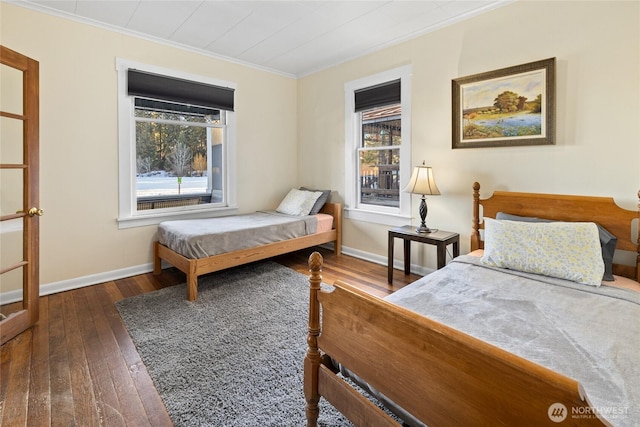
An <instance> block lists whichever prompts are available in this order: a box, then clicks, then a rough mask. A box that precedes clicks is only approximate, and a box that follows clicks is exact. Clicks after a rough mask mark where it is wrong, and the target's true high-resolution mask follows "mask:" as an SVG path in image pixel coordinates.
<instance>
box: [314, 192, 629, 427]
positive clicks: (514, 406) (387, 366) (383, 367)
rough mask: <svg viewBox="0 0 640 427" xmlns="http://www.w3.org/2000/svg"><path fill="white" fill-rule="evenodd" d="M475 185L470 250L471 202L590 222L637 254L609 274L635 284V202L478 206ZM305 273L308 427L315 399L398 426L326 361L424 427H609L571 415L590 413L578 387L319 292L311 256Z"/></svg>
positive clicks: (399, 315) (370, 421) (400, 316)
mask: <svg viewBox="0 0 640 427" xmlns="http://www.w3.org/2000/svg"><path fill="white" fill-rule="evenodd" d="M479 189H480V185H479V184H478V183H474V186H473V190H474V191H473V201H474V203H473V234H472V236H471V247H472V249H475V248H481V247H482V241H481V240H480V232H479V230H480V229H482V227H483V225H482V224H481V223H480V215H479V212H480V206H482V207H483V216H484V217H495V214H496V213H497V212H500V211H502V212H505V213H510V214H514V215H523V216H538V217H542V218H548V219H559V220H564V221H594V222H598V223H600V224H601V225H602V226H604V227H605V228H606V229H607V230H609V231H610V232H611V233H612V234H614V235H616V237H617V238H618V245H617V248H620V249H623V250H630V251H633V252H634V253H636V254H637V257H636V266H635V267H633V266H632V267H629V266H620V265H618V266H616V267H615V270H614V272H615V274H618V275H621V276H625V277H629V278H632V279H635V280H636V281H638V279H639V277H640V246H639V245H638V242H634V241H632V237H631V234H632V233H631V223H632V221H633V220H634V219H638V220H640V205H639V211H630V210H626V209H622V208H620V207H618V206H617V205H616V204H615V203H614V201H613V199H611V198H602V197H584V196H562V195H545V194H531V193H512V192H495V193H494V194H493V196H492V197H490V198H488V199H484V200H480V197H479ZM638 197H639V198H640V192H639V193H638ZM638 234H640V232H639V233H638ZM638 241H640V236H638ZM309 269H310V271H311V276H310V279H309V282H310V304H309V333H308V337H307V343H308V346H309V347H308V350H307V354H306V356H305V359H304V393H305V398H306V401H307V405H306V414H307V426H314V427H315V426H316V425H317V420H318V415H319V409H318V401H319V399H320V397H324V398H325V399H326V400H327V401H328V402H329V403H331V404H332V405H333V406H334V407H336V408H337V409H338V410H339V411H340V412H341V413H342V414H344V415H345V416H346V417H347V418H348V419H349V420H350V421H351V422H353V423H354V424H355V425H356V426H365V425H366V426H396V427H397V426H398V423H397V422H396V421H394V420H393V419H392V418H391V417H389V416H388V415H387V414H386V413H385V412H384V411H382V410H381V409H379V408H378V407H377V406H376V405H374V404H373V403H372V402H371V401H370V400H369V399H367V398H365V397H364V396H363V395H362V394H360V393H359V392H358V391H356V390H355V389H354V388H353V387H352V386H350V385H349V383H347V382H346V381H344V380H343V379H342V378H341V377H340V376H338V375H336V373H335V371H334V368H333V365H332V363H331V362H330V359H334V360H336V361H338V362H340V363H341V364H342V365H344V366H345V367H347V368H348V369H350V370H351V371H352V372H354V373H355V374H356V375H358V376H359V377H361V378H362V379H363V380H364V381H365V382H367V383H368V384H370V386H371V387H373V388H375V389H377V390H378V391H379V392H381V393H382V394H384V395H385V396H387V397H388V398H389V399H391V400H392V401H393V402H395V403H396V404H398V405H400V406H401V407H402V408H404V409H405V410H407V411H408V412H409V413H411V414H413V415H414V416H415V417H416V418H417V419H419V420H421V421H422V422H424V423H425V424H426V425H427V426H429V427H443V426H444V427H448V426H451V427H457V426H470V425H496V426H497V425H504V426H513V425H522V423H523V422H526V424H527V425H539V426H544V425H563V426H574V425H580V426H603V425H605V426H606V425H610V424H609V423H608V422H607V421H606V420H603V419H601V418H597V417H595V416H593V417H589V418H572V417H571V411H572V409H573V408H576V409H575V410H578V411H582V412H581V413H583V414H584V413H587V414H589V413H591V412H587V411H589V406H590V405H589V402H588V399H587V396H586V395H585V393H584V390H583V388H582V387H581V385H580V384H579V383H578V382H577V381H575V380H573V379H571V378H568V377H566V376H563V375H561V374H558V373H556V372H554V371H552V370H549V369H547V368H544V367H542V366H540V365H537V364H535V363H532V362H530V361H528V360H526V359H523V358H521V357H518V356H516V355H514V354H512V353H509V352H507V351H504V350H502V349H500V348H498V347H495V346H493V345H490V344H488V343H486V342H484V341H481V340H479V339H476V338H474V337H471V336H469V335H466V334H464V333H462V332H460V331H457V330H455V329H453V328H450V327H448V326H446V325H444V324H441V323H438V322H436V321H433V320H431V319H429V318H427V317H424V316H421V315H419V314H417V313H414V312H412V311H410V310H407V309H404V308H402V307H399V306H397V305H395V304H392V303H390V302H387V301H385V300H383V299H381V298H378V297H375V296H373V295H370V294H368V293H366V292H364V291H361V290H359V289H358V288H355V287H353V286H350V285H348V284H346V283H344V282H341V281H336V283H335V284H334V289H333V290H332V291H325V290H320V283H321V281H322V277H321V270H322V256H321V255H320V254H319V253H317V252H314V253H313V254H312V255H311V257H310V258H309ZM320 311H322V321H321V320H320ZM417 379H419V380H417ZM556 403H560V404H562V405H564V407H565V408H566V409H565V412H564V415H567V418H566V419H565V420H564V421H563V422H562V423H561V424H556V423H555V422H552V421H551V418H550V417H551V416H552V415H553V414H554V412H553V411H554V410H555V411H556V412H555V415H561V412H560V411H561V410H562V407H561V406H559V405H554V406H552V405H553V404H556ZM557 408H559V409H557Z"/></svg>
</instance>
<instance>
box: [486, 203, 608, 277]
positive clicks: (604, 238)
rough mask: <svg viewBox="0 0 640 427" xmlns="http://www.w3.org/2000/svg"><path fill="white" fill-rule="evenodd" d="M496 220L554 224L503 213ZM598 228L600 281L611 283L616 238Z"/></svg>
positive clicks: (541, 219) (499, 213)
mask: <svg viewBox="0 0 640 427" xmlns="http://www.w3.org/2000/svg"><path fill="white" fill-rule="evenodd" d="M496 219H506V220H509V221H525V222H554V221H553V220H551V219H544V218H536V217H532V216H518V215H511V214H507V213H504V212H498V213H497V214H496ZM596 225H597V226H598V233H599V238H600V246H601V248H602V260H603V261H604V275H603V276H602V280H604V281H607V282H613V281H614V280H615V279H614V277H613V254H614V252H615V251H616V245H617V244H618V238H617V237H616V236H614V235H613V234H611V233H609V232H608V231H607V229H606V228H604V227H603V226H601V225H600V224H596Z"/></svg>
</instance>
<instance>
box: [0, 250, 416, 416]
mask: <svg viewBox="0 0 640 427" xmlns="http://www.w3.org/2000/svg"><path fill="white" fill-rule="evenodd" d="M316 249H317V250H318V251H319V252H320V253H321V254H322V255H323V257H324V268H323V281H324V282H325V283H333V281H334V280H336V279H337V278H340V279H341V280H343V281H346V282H348V283H351V284H353V285H356V286H359V287H361V288H363V289H365V290H367V291H369V292H371V293H373V294H375V295H379V296H384V295H387V294H390V293H392V292H394V291H395V290H397V289H399V288H401V287H403V286H404V285H405V284H407V283H410V282H412V281H414V280H416V279H418V277H419V276H416V275H409V276H405V275H404V273H403V272H402V271H400V270H395V271H394V284H393V285H389V284H387V269H386V266H382V265H378V264H374V263H370V262H367V261H363V260H360V259H357V258H353V257H350V256H347V255H341V256H335V255H334V254H333V253H332V252H330V251H327V250H325V249H318V248H316ZM310 253H311V251H310V250H308V249H307V250H303V251H298V252H294V253H292V254H288V255H282V256H279V257H276V258H274V261H277V262H279V263H281V264H283V265H285V266H287V267H289V268H292V269H294V270H296V271H299V272H301V273H303V274H308V267H307V259H308V256H309V254H310ZM184 281H185V277H184V274H183V273H181V272H180V271H178V270H176V269H173V268H171V269H167V270H164V271H163V273H162V274H161V275H159V276H153V275H152V274H151V273H149V274H143V275H139V276H135V277H130V278H126V279H121V280H116V281H112V282H106V283H101V284H98V285H93V286H88V287H84V288H80V289H76V290H71V291H66V292H60V293H58V294H53V295H49V296H44V297H41V298H40V320H39V322H38V324H37V325H36V326H35V327H33V328H32V329H30V330H28V331H26V332H24V333H22V334H21V335H19V336H18V337H16V338H14V339H13V340H11V341H9V342H7V343H6V344H5V345H4V346H2V347H0V426H3V427H7V426H30V427H31V426H48V425H51V426H82V427H85V426H101V425H104V426H136V427H137V426H154V427H156V426H171V425H172V422H171V419H170V418H169V415H168V414H167V411H166V409H165V407H164V404H163V402H162V400H161V398H160V396H159V395H158V393H157V391H156V389H155V387H154V385H153V382H152V380H151V378H150V377H149V375H148V373H147V370H146V368H145V366H144V365H143V363H142V361H141V359H140V356H139V355H138V352H137V351H136V348H135V346H134V344H133V342H132V341H131V338H130V337H129V334H128V332H127V330H126V328H125V327H124V325H123V323H122V320H121V319H120V315H119V314H118V312H117V310H116V308H115V306H114V302H115V301H119V300H121V299H123V298H127V297H129V296H133V295H138V294H141V293H145V292H151V291H154V290H157V289H161V288H164V287H167V286H173V285H176V284H179V283H183V282H184ZM2 308H3V310H2V311H3V312H10V311H11V307H6V306H5V307H2ZM300 363H302V361H300Z"/></svg>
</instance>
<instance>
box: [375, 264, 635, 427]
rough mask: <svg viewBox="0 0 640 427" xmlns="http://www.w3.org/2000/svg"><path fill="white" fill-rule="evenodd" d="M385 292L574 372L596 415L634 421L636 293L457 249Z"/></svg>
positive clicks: (569, 373)
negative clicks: (492, 264) (497, 263)
mask: <svg viewBox="0 0 640 427" xmlns="http://www.w3.org/2000/svg"><path fill="white" fill-rule="evenodd" d="M386 299H387V300H389V301H392V302H394V303H396V304H398V305H401V306H404V307H406V308H409V309H411V310H413V311H416V312H418V313H421V314H424V315H426V316H428V317H430V318H432V319H434V320H437V321H439V322H441V323H445V324H447V325H449V326H452V327H454V328H456V329H458V330H461V331H463V332H465V333H467V334H469V335H472V336H475V337H477V338H480V339H482V340H484V341H486V342H489V343H491V344H493V345H495V346H497V347H500V348H502V349H505V350H507V351H509V352H511V353H514V354H517V355H519V356H522V357H524V358H526V359H529V360H531V361H533V362H536V363H538V364H540V365H542V366H545V367H547V368H550V369H552V370H554V371H556V372H559V373H562V374H564V375H566V376H568V377H570V378H573V379H576V380H578V381H579V382H580V383H581V384H582V385H583V387H584V389H585V391H586V394H587V396H588V398H589V400H590V402H591V404H592V405H593V406H594V408H595V409H596V410H598V411H599V413H600V414H601V416H602V417H603V418H605V419H607V420H608V421H609V422H611V423H612V424H613V425H615V426H620V427H627V426H628V427H631V426H638V425H640V328H639V327H638V326H639V325H640V293H637V292H633V291H630V290H625V289H619V288H614V287H609V286H604V285H603V286H601V287H599V288H595V287H591V286H587V285H580V284H575V283H573V282H568V281H565V280H560V279H552V278H545V277H543V276H538V275H530V274H526V273H518V272H513V271H509V270H503V269H492V268H488V267H486V266H483V265H482V264H480V261H479V258H478V257H472V256H460V257H458V258H456V259H455V260H454V261H453V262H451V263H450V264H449V265H448V266H447V267H446V268H444V269H441V270H437V271H435V272H434V273H431V274H429V275H427V276H425V277H423V278H422V279H420V280H418V281H416V282H414V283H412V284H411V285H409V286H406V287H405V288H403V289H401V290H399V291H397V292H395V293H393V294H392V295H390V296H388V297H387V298H386ZM568 409H569V416H571V408H568Z"/></svg>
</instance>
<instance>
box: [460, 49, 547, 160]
mask: <svg viewBox="0 0 640 427" xmlns="http://www.w3.org/2000/svg"><path fill="white" fill-rule="evenodd" d="M555 92H556V91H555V58H549V59H544V60H541V61H535V62H530V63H527V64H521V65H516V66H513V67H508V68H502V69H499V70H495V71H489V72H486V73H480V74H475V75H472V76H467V77H461V78H458V79H454V80H452V82H451V93H452V128H453V129H452V131H453V132H452V137H453V138H452V148H454V149H455V148H475V147H510V146H518V145H553V144H555Z"/></svg>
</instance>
